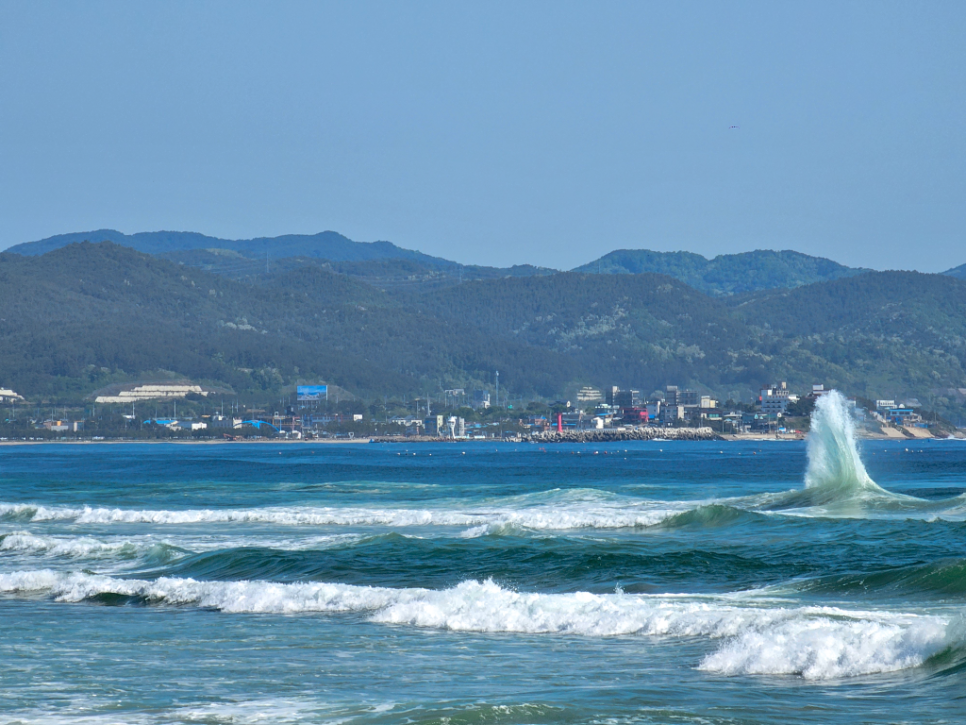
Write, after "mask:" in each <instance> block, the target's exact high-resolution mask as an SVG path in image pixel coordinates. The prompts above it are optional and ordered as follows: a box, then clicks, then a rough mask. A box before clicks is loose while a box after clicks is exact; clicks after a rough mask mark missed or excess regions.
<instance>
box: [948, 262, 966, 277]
mask: <svg viewBox="0 0 966 725" xmlns="http://www.w3.org/2000/svg"><path fill="white" fill-rule="evenodd" d="M943 274H946V275H949V276H950V277H955V278H956V279H966V264H961V265H960V266H958V267H953V268H952V269H948V270H946V271H945V272H943Z"/></svg>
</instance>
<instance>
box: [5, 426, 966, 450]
mask: <svg viewBox="0 0 966 725" xmlns="http://www.w3.org/2000/svg"><path fill="white" fill-rule="evenodd" d="M674 431H678V432H677V433H674ZM889 431H890V434H886V433H880V434H875V433H864V432H861V431H859V432H857V433H856V437H857V438H859V439H860V440H877V441H909V442H914V441H923V440H948V439H949V438H952V439H955V440H966V434H963V433H961V432H960V433H959V434H958V435H957V434H953V435H951V436H949V437H948V438H941V437H937V436H934V435H932V434H931V433H929V432H928V431H926V430H924V429H923V430H918V429H917V430H916V431H915V432H909V433H908V434H904V433H902V432H900V431H898V430H894V429H889ZM635 433H637V435H633V434H635ZM602 434H603V435H602ZM807 438H808V434H807V433H802V434H797V433H777V434H776V433H714V432H713V431H710V429H695V428H668V429H655V432H653V433H649V434H647V435H640V433H639V432H637V431H613V432H612V434H611V435H607V431H579V432H577V431H565V432H564V433H558V432H556V431H550V434H549V435H548V434H537V435H534V436H526V437H521V438H509V439H501V438H456V439H454V438H436V437H432V436H399V437H396V436H364V437H359V438H338V439H333V438H308V439H301V440H286V439H279V438H259V439H255V440H218V439H215V440H188V439H170V440H158V439H151V440H130V439H118V438H114V439H106V440H97V441H95V440H90V439H81V440H48V441H44V440H32V441H23V440H7V441H0V447H2V446H33V445H50V444H59V445H72V446H81V445H125V444H149V445H158V444H164V443H167V444H175V445H190V446H197V445H202V446H213V445H231V444H243V445H250V444H261V445H264V444H268V443H274V444H290V445H298V444H303V445H305V444H309V445H312V444H320V445H344V444H350V445H359V444H363V443H392V444H410V443H413V444H417V443H470V444H476V443H482V444H487V443H533V444H539V445H546V444H556V443H587V444H591V443H595V444H602V443H632V442H637V441H655V442H662V443H676V442H679V441H688V442H695V441H709V442H723V443H742V442H764V441H782V442H793V441H804V440H806V439H807Z"/></svg>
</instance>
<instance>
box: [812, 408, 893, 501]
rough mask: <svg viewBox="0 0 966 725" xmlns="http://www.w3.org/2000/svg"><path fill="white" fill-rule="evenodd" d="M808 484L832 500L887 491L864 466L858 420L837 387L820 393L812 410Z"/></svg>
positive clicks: (813, 489)
mask: <svg viewBox="0 0 966 725" xmlns="http://www.w3.org/2000/svg"><path fill="white" fill-rule="evenodd" d="M805 488H806V489H807V490H809V491H811V492H813V493H822V494H826V495H827V496H828V499H831V500H835V499H842V498H848V497H851V496H854V495H856V494H862V493H876V494H886V495H888V492H887V491H886V490H885V489H883V488H881V487H880V486H879V485H877V484H876V482H875V481H873V480H872V479H871V478H870V477H869V474H868V472H866V470H865V466H864V465H863V463H862V458H861V457H860V456H859V450H858V447H857V446H856V444H855V422H854V421H853V419H852V414H851V412H850V410H849V407H848V403H847V401H846V399H845V396H843V395H842V394H841V393H840V392H838V391H837V390H832V391H830V392H828V393H826V394H825V395H823V396H822V397H820V398H819V399H818V401H817V402H816V404H815V410H814V412H813V413H812V427H811V430H810V432H809V434H808V470H807V472H806V473H805Z"/></svg>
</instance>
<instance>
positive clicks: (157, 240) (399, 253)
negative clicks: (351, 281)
mask: <svg viewBox="0 0 966 725" xmlns="http://www.w3.org/2000/svg"><path fill="white" fill-rule="evenodd" d="M79 242H113V243H114V244H117V245H119V246H123V247H130V248H131V249H136V250H137V251H139V252H144V253H145V254H155V255H159V254H171V253H175V252H185V251H190V250H215V251H216V252H217V251H227V252H234V253H235V254H236V255H238V256H241V257H243V258H246V259H255V260H258V261H263V260H264V259H265V256H266V254H268V255H269V257H270V258H284V257H308V258H315V259H331V260H336V261H343V262H348V261H356V262H357V261H363V260H372V259H411V260H416V261H419V262H422V263H424V264H428V265H436V266H444V267H446V266H451V265H453V264H455V263H454V262H450V261H448V260H445V259H440V258H438V257H431V256H429V255H428V254H423V253H421V252H416V251H413V250H411V249H403V248H401V247H397V246H396V245H395V244H392V243H390V242H354V241H352V240H351V239H348V238H347V237H344V236H342V235H341V234H339V233H338V232H321V233H319V234H286V235H283V236H280V237H259V238H256V239H219V238H217V237H209V236H206V235H204V234H198V233H197V232H140V233H138V234H124V233H122V232H119V231H116V230H114V229H100V230H97V231H92V232H75V233H71V234H60V235H57V236H54V237H48V238H47V239H42V240H40V241H37V242H26V243H24V244H17V245H15V246H13V247H10V249H8V250H7V251H8V252H13V253H14V254H23V255H28V256H32V255H38V254H46V253H47V252H52V251H53V250H55V249H60V248H62V247H66V246H67V245H69V244H77V243H79ZM176 261H180V260H176Z"/></svg>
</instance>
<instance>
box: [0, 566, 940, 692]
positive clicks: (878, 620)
mask: <svg viewBox="0 0 966 725" xmlns="http://www.w3.org/2000/svg"><path fill="white" fill-rule="evenodd" d="M0 593H6V594H8V595H10V594H12V595H16V594H28V595H38V594H43V595H46V596H49V597H52V598H54V599H56V600H58V601H64V602H79V601H83V600H85V599H89V598H91V597H95V596H97V595H104V594H114V595H120V596H130V597H138V598H141V599H144V600H146V601H148V602H152V603H156V604H167V605H179V606H197V607H204V608H211V609H217V610H220V611H223V612H248V613H273V614H299V613H312V612H316V613H333V612H357V613H364V614H368V616H369V619H370V620H371V621H373V622H380V623H385V624H396V625H410V626H416V627H431V628H436V629H445V630H452V631H459V632H489V633H526V634H567V635H581V636H588V637H609V636H617V635H625V636H626V635H638V636H641V635H644V636H657V637H703V638H711V639H721V638H724V639H726V641H725V642H724V644H723V645H722V646H721V647H720V648H718V649H717V650H716V651H715V652H713V653H711V654H709V655H708V656H707V657H705V658H704V659H703V660H702V661H701V663H700V665H699V667H700V668H701V669H704V670H708V671H713V672H719V673H722V674H726V675H733V674H775V675H787V674H797V675H801V676H802V677H805V678H808V679H827V678H839V677H846V676H855V675H863V674H873V673H879V672H890V671H894V670H898V669H903V668H908V667H915V666H918V665H920V664H922V663H923V662H924V661H925V660H926V659H927V658H928V657H930V656H931V655H933V654H935V653H936V652H938V651H940V650H941V649H942V648H943V647H945V646H946V644H947V640H948V634H947V628H948V625H947V621H946V620H945V619H943V618H942V617H939V616H932V615H930V616H917V615H912V614H902V613H892V612H881V611H880V612H869V611H848V610H841V609H835V608H830V607H780V606H775V603H774V602H769V601H767V600H766V601H759V602H756V601H755V598H754V597H753V596H752V597H748V596H745V597H744V598H741V597H734V596H733V597H694V596H681V595H677V596H675V595H629V594H623V593H620V592H617V593H614V594H592V593H589V592H577V593H572V594H539V593H521V592H515V591H511V590H508V589H504V588H502V587H500V586H498V585H497V584H495V583H493V582H492V581H485V582H477V581H467V582H463V583H462V584H459V585H458V586H455V587H453V588H451V589H444V590H431V589H392V588H387V587H363V586H353V585H347V584H331V583H299V584H278V583H272V582H264V581H237V582H211V581H197V580H194V579H182V578H160V579H157V580H155V581H146V580H134V579H118V578H114V577H109V576H99V575H92V574H81V573H64V572H56V571H51V570H40V571H21V572H11V573H8V574H0Z"/></svg>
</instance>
